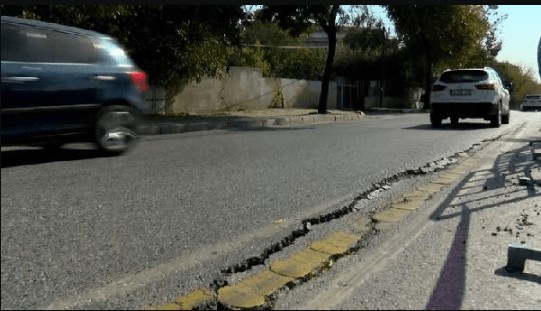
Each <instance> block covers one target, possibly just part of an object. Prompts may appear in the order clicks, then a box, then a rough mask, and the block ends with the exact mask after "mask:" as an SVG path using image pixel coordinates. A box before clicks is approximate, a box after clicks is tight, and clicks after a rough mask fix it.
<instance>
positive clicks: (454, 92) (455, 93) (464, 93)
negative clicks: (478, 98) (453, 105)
mask: <svg viewBox="0 0 541 311" xmlns="http://www.w3.org/2000/svg"><path fill="white" fill-rule="evenodd" d="M449 94H450V95H451V96H470V95H471V90H450V91H449Z"/></svg>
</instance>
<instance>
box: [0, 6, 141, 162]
mask: <svg viewBox="0 0 541 311" xmlns="http://www.w3.org/2000/svg"><path fill="white" fill-rule="evenodd" d="M1 29H2V41H1V43H2V44H1V47H2V54H1V55H2V56H1V57H2V93H1V103H0V105H1V106H0V109H1V130H2V146H7V145H38V146H43V147H46V148H59V147H60V146H62V145H63V144H65V143H70V142H94V143H95V144H96V145H97V147H98V148H99V149H100V150H102V151H104V152H105V153H107V154H110V155H119V154H122V153H124V152H125V151H127V150H128V149H129V148H130V147H131V146H132V145H133V144H134V142H135V141H136V139H137V127H138V122H139V116H140V114H141V113H142V112H143V111H144V109H145V100H144V97H143V92H145V91H146V90H147V89H148V82H147V75H146V73H145V72H144V71H142V70H141V69H139V68H138V67H137V66H136V65H135V64H134V63H133V61H132V60H131V59H130V58H129V57H128V56H127V54H126V53H125V51H124V50H123V49H122V47H121V46H120V45H119V44H118V43H117V42H116V41H115V40H114V39H113V38H111V37H109V36H107V35H104V34H101V33H97V32H94V31H89V30H84V29H80V28H75V27H69V26H65V25H59V24H54V23H46V22H42V21H36V20H29V19H23V18H16V17H9V16H2V28H1Z"/></svg>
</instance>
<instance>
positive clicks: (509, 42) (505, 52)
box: [373, 5, 541, 83]
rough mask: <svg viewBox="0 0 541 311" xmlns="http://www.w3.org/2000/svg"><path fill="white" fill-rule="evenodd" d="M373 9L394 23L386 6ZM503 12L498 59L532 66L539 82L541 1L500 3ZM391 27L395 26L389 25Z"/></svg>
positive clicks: (499, 10)
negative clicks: (521, 3)
mask: <svg viewBox="0 0 541 311" xmlns="http://www.w3.org/2000/svg"><path fill="white" fill-rule="evenodd" d="M373 12H374V13H376V14H377V15H379V16H381V17H382V18H383V20H384V21H385V22H386V23H390V21H389V19H388V18H387V17H386V14H385V11H384V9H383V8H379V7H377V6H374V7H373ZM498 12H499V15H503V14H507V18H506V19H505V20H504V21H503V22H502V23H501V24H500V26H499V33H498V38H499V39H500V40H501V41H502V49H501V50H500V52H499V53H498V56H496V60H498V61H500V62H502V61H507V62H509V63H511V64H514V65H517V66H521V67H526V68H531V69H532V70H533V71H534V77H535V78H536V79H537V81H538V82H539V83H541V78H540V77H539V69H538V64H537V45H538V44H539V40H540V38H541V5H499V6H498ZM389 27H390V28H391V31H393V27H392V26H389Z"/></svg>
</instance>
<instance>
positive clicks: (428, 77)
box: [423, 53, 434, 110]
mask: <svg viewBox="0 0 541 311" xmlns="http://www.w3.org/2000/svg"><path fill="white" fill-rule="evenodd" d="M425 68H426V71H425V101H424V103H423V109H425V110H426V109H430V104H431V102H430V94H431V93H432V72H433V71H434V63H433V62H432V57H431V55H430V53H427V54H426V67H425Z"/></svg>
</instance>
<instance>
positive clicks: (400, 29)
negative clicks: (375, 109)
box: [385, 5, 497, 109]
mask: <svg viewBox="0 0 541 311" xmlns="http://www.w3.org/2000/svg"><path fill="white" fill-rule="evenodd" d="M385 7H386V8H387V13H388V16H389V18H390V19H391V20H392V21H393V22H394V24H395V29H396V32H397V34H398V36H399V38H400V40H401V41H402V42H403V43H404V44H405V45H406V48H407V50H408V51H410V55H411V59H412V60H413V59H419V60H421V62H420V63H419V64H420V65H421V70H422V76H423V80H424V86H425V95H426V97H425V98H427V99H429V98H430V93H431V86H432V78H433V76H434V68H435V67H437V66H438V65H439V66H442V65H445V64H454V65H458V66H461V65H463V64H465V63H467V62H468V58H469V57H471V56H472V55H474V54H475V53H476V52H477V51H479V48H480V45H481V43H482V40H483V39H484V38H487V34H489V32H490V31H491V30H493V29H494V28H493V27H491V23H490V21H489V19H488V16H487V8H486V7H483V6H480V5H385ZM489 9H492V7H491V8H489ZM490 42H493V41H490ZM494 42H495V41H494ZM491 47H492V46H491ZM491 51H493V52H494V51H495V52H496V53H497V51H496V49H492V50H491ZM428 105H429V103H428V100H425V107H424V108H425V109H426V108H428Z"/></svg>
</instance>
